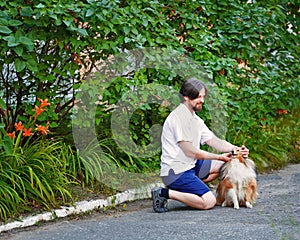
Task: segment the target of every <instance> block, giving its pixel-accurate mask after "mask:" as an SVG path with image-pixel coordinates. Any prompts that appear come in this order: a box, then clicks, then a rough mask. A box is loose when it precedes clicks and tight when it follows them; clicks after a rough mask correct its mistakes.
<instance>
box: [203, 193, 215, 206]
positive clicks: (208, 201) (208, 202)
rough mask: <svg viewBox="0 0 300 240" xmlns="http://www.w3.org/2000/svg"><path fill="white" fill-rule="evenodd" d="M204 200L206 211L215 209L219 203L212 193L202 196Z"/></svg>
mask: <svg viewBox="0 0 300 240" xmlns="http://www.w3.org/2000/svg"><path fill="white" fill-rule="evenodd" d="M202 198H203V200H204V206H203V209H204V210H208V209H211V208H213V207H214V206H215V205H216V203H217V200H216V197H215V196H214V194H213V193H212V192H208V193H205V194H204V195H203V196H202Z"/></svg>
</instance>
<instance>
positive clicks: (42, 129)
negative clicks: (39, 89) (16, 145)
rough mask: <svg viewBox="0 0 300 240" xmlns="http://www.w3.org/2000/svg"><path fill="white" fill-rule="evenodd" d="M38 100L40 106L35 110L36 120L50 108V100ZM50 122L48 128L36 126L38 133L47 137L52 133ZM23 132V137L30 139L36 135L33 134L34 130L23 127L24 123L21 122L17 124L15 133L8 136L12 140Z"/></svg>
mask: <svg viewBox="0 0 300 240" xmlns="http://www.w3.org/2000/svg"><path fill="white" fill-rule="evenodd" d="M38 100H39V101H40V103H41V104H40V106H35V109H33V111H34V112H35V114H34V117H35V119H36V118H37V117H38V116H39V115H40V114H41V113H42V112H44V111H45V107H47V106H49V105H50V103H48V99H47V98H46V99H45V100H43V99H40V98H38ZM48 128H49V122H47V124H46V126H42V125H38V124H36V129H35V130H36V131H37V132H38V133H39V134H41V135H47V134H48V133H49V132H50V131H49V129H48ZM18 131H21V132H22V136H23V137H30V136H31V135H33V134H34V133H32V132H31V131H32V128H28V129H26V128H25V127H24V126H23V123H22V122H21V121H19V122H18V123H16V124H15V131H13V132H11V133H7V136H9V137H10V138H15V137H16V132H18Z"/></svg>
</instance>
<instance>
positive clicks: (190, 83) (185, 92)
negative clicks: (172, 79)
mask: <svg viewBox="0 0 300 240" xmlns="http://www.w3.org/2000/svg"><path fill="white" fill-rule="evenodd" d="M203 88H204V89H205V95H207V94H208V89H207V87H206V86H205V84H204V83H203V82H201V81H200V80H199V79H197V78H189V79H187V80H186V81H185V82H184V83H183V84H182V86H181V88H180V91H179V98H180V101H181V102H184V101H185V99H184V97H188V98H189V99H191V100H194V99H196V98H197V97H198V96H199V92H200V91H201V89H203Z"/></svg>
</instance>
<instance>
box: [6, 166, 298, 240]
mask: <svg viewBox="0 0 300 240" xmlns="http://www.w3.org/2000/svg"><path fill="white" fill-rule="evenodd" d="M258 184H259V194H260V195H259V198H258V201H257V203H256V205H255V206H254V208H253V209H246V208H240V209H239V210H235V209H233V208H222V207H215V208H214V209H212V210H209V211H199V210H194V209H191V208H189V207H186V206H184V205H182V204H180V203H178V202H175V201H170V203H169V206H170V207H171V211H170V212H168V213H162V214H158V213H154V212H153V210H152V208H151V202H150V201H149V200H146V201H141V202H136V203H135V204H140V206H141V207H140V209H139V210H138V211H129V212H126V213H115V214H112V215H110V216H103V214H100V213H99V214H91V215H90V216H85V217H84V218H80V219H65V220H60V221H58V222H55V223H46V224H42V225H41V226H38V227H30V228H27V229H23V230H21V231H20V230H18V231H12V232H9V233H4V234H0V238H1V239H9V240H25V239H26V240H27V239H30V240H42V239H43V240H50V239H51V240H89V239H91V240H98V239H99V240H102V239H103V240H106V239H107V240H114V239H116V240H120V239H125V240H127V239H129V240H137V239H143V240H145V239H147V240H152V239H153V240H154V239H155V240H159V239H174V240H181V239H182V240H186V239H204V240H206V239H210V240H216V239H222V240H224V239H225V240H226V239H230V240H232V239H238V240H239V239H246V240H248V239H255V240H260V239H261V240H270V239H272V240H277V239H280V240H283V239H297V240H298V239H300V191H299V188H300V164H297V165H290V166H288V167H287V168H285V169H284V170H280V171H278V172H275V173H273V174H268V175H260V176H259V177H258ZM128 206H130V204H128Z"/></svg>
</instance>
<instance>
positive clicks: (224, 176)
mask: <svg viewBox="0 0 300 240" xmlns="http://www.w3.org/2000/svg"><path fill="white" fill-rule="evenodd" d="M220 179H221V180H220V182H219V183H218V186H217V190H216V195H217V196H216V198H217V205H221V206H222V207H226V206H228V207H231V206H233V207H234V208H235V209H239V207H240V206H245V207H247V208H252V204H253V203H254V202H255V200H256V198H257V181H256V171H255V164H254V162H253V161H252V160H250V159H244V158H243V157H242V156H241V155H239V154H238V155H237V156H235V157H233V159H232V160H231V161H230V162H227V163H225V164H224V165H223V166H222V167H221V169H220Z"/></svg>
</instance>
